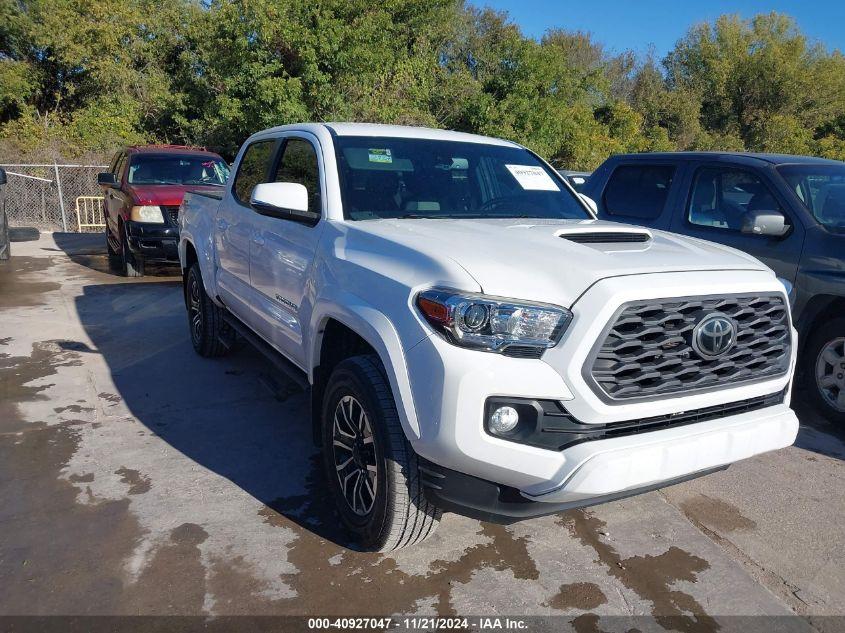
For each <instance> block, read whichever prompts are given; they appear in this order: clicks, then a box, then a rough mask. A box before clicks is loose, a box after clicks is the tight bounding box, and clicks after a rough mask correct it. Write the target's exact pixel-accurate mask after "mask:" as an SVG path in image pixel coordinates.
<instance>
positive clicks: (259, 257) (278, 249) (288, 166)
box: [250, 133, 325, 367]
mask: <svg viewBox="0 0 845 633" xmlns="http://www.w3.org/2000/svg"><path fill="white" fill-rule="evenodd" d="M318 147H319V145H318V141H317V139H316V138H315V137H313V136H311V135H307V134H305V133H298V134H296V135H294V136H287V137H285V138H283V139H282V146H281V148H280V153H279V156H278V157H277V160H276V163H275V169H274V173H273V174H272V177H271V179H270V180H271V182H295V183H299V184H302V185H304V186H305V188H306V189H307V190H308V210H309V211H312V210H316V211H318V212H320V213H321V214H323V216H325V213H324V212H323V206H322V201H323V199H324V195H323V177H322V174H323V169H322V166H321V164H320V158H319V156H320V152H319V151H318V150H317V148H318ZM323 226H324V224H323V222H322V221H320V222H318V223H317V224H316V225H309V224H303V223H301V222H298V221H295V220H282V219H279V218H272V217H268V216H263V215H258V214H255V219H254V232H253V239H252V246H251V249H252V250H251V255H250V269H251V279H252V286H253V288H254V289H255V291H256V295H257V298H258V308H259V315H258V317H259V320H260V324H259V328H260V333H261V334H262V336H263V337H264V338H265V339H266V340H268V341H270V342H271V343H272V344H273V345H274V346H275V347H276V348H277V349H278V350H279V351H281V352H282V353H283V354H284V355H285V356H287V357H288V358H289V359H291V360H292V361H293V362H295V363H297V364H299V365H300V366H302V367H304V365H305V358H304V351H303V344H302V343H303V342H302V331H303V328H304V327H305V326H306V325H307V324H303V323H302V322H301V315H302V314H303V313H304V314H310V312H311V310H310V309H306V308H305V304H306V303H307V302H309V298H308V296H307V280H308V277H309V273H310V269H311V266H312V264H313V262H314V254H315V253H316V250H317V243H318V241H319V236H320V233H321V231H322V229H323Z"/></svg>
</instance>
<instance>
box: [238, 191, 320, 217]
mask: <svg viewBox="0 0 845 633" xmlns="http://www.w3.org/2000/svg"><path fill="white" fill-rule="evenodd" d="M249 203H250V205H251V206H252V208H253V209H255V210H256V211H257V212H258V213H260V214H261V215H266V216H268V217H271V218H279V219H281V220H292V221H294V222H302V223H303V224H310V225H314V224H317V222H318V221H319V220H320V214H319V213H318V212H317V213H315V212H314V211H309V210H308V190H307V189H306V188H305V185H301V184H299V183H298V182H264V183H261V184H259V185H256V186H255V189H253V190H252V198H251V199H250V201H249Z"/></svg>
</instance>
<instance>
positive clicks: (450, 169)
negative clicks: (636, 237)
mask: <svg viewBox="0 0 845 633" xmlns="http://www.w3.org/2000/svg"><path fill="white" fill-rule="evenodd" d="M335 147H336V152H337V162H338V171H339V172H340V180H341V193H342V196H343V208H344V214H345V216H346V217H347V218H348V219H351V220H371V219H381V218H553V219H578V220H583V219H589V218H590V217H591V216H590V215H589V213H588V212H587V211H586V210H585V209H584V207H583V206H582V205H581V203H580V202H579V201H578V199H577V198H576V197H575V195H574V194H572V192H571V191H570V190H569V189H567V188H566V186H565V185H563V184H562V183H561V182H560V180H559V176H558V175H557V174H555V173H554V172H553V171H552V170H551V169H549V168H548V167H546V166H545V165H544V164H543V163H542V161H540V160H539V159H537V158H536V157H535V156H534V155H533V154H531V152H529V151H527V150H525V149H521V148H517V147H507V146H499V145H487V144H484V143H466V142H456V141H433V140H425V139H409V138H385V137H364V136H345V137H335Z"/></svg>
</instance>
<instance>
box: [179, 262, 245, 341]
mask: <svg viewBox="0 0 845 633" xmlns="http://www.w3.org/2000/svg"><path fill="white" fill-rule="evenodd" d="M184 290H185V307H186V308H187V310H188V327H189V328H190V330H191V344H192V345H193V346H194V351H196V353H197V354H199V355H200V356H204V357H206V358H213V357H215V356H222V355H223V354H225V353H226V352H228V351H229V344H228V341H229V340H231V339H232V337H233V332H232V328H231V326H229V325H228V324H227V323H226V321H225V320H224V319H223V314H224V311H223V308H221V307H219V306H218V305H216V304H215V303H214V302H213V301H212V300H211V297H209V296H208V295H207V294H206V292H205V286H203V284H202V274H201V273H200V265H199V264H198V263H197V262H194V263H193V265H192V266H191V268H190V270H188V274H187V275H186V276H185V287H184Z"/></svg>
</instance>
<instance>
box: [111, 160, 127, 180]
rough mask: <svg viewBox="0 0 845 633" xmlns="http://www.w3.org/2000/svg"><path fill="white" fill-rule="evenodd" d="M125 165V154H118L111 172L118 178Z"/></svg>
mask: <svg viewBox="0 0 845 633" xmlns="http://www.w3.org/2000/svg"><path fill="white" fill-rule="evenodd" d="M125 166H126V154H120V155H119V156H118V157H117V162H116V163H115V166H114V169H113V170H112V172H113V173H114V175H115V176H116V177H117V179H118V180H120V177H121V176H122V175H123V168H124V167H125Z"/></svg>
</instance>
